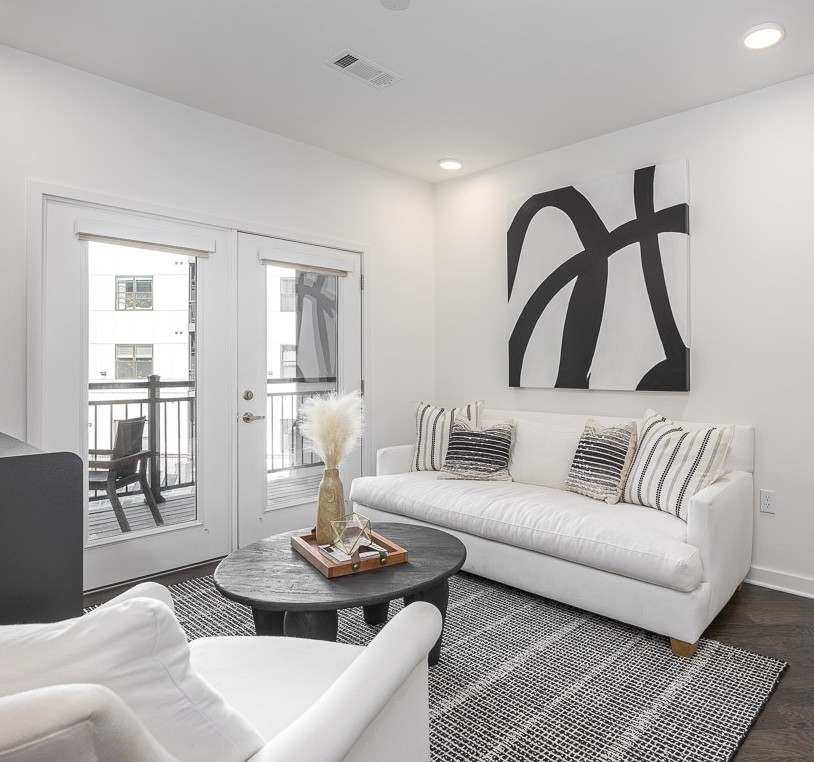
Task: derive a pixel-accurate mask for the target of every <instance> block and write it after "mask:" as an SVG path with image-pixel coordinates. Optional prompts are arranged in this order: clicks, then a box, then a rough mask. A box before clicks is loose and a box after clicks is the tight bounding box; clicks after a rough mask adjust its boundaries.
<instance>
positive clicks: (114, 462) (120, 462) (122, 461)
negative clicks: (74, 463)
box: [88, 450, 152, 471]
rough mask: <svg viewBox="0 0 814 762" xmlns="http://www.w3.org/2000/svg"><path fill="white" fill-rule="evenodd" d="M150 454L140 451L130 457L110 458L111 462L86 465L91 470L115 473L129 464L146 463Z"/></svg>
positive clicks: (97, 461) (105, 461) (102, 461)
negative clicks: (104, 469)
mask: <svg viewBox="0 0 814 762" xmlns="http://www.w3.org/2000/svg"><path fill="white" fill-rule="evenodd" d="M150 455H152V453H151V452H150V451H149V450H142V451H141V452H134V453H132V454H131V455H125V456H124V457H121V458H112V459H111V460H92V461H90V462H89V463H88V465H89V466H92V467H93V468H106V469H108V470H110V471H115V470H116V469H117V468H120V467H121V466H126V465H129V464H130V463H138V462H139V461H146V460H147V458H149V457H150Z"/></svg>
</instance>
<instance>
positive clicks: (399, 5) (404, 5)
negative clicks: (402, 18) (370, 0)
mask: <svg viewBox="0 0 814 762" xmlns="http://www.w3.org/2000/svg"><path fill="white" fill-rule="evenodd" d="M379 2H380V3H381V4H382V5H383V6H384V7H385V8H387V9H388V10H390V11H406V10H407V9H408V8H409V7H410V0H379Z"/></svg>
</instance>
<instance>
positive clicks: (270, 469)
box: [265, 266, 338, 508]
mask: <svg viewBox="0 0 814 762" xmlns="http://www.w3.org/2000/svg"><path fill="white" fill-rule="evenodd" d="M265 270H266V295H267V302H266V303H267V315H266V388H267V391H266V469H267V476H268V507H269V508H283V507H287V506H291V505H301V504H302V503H308V502H312V501H315V500H316V498H317V489H318V487H319V482H320V479H321V478H322V461H321V460H320V459H319V457H318V456H317V454H316V453H315V452H314V451H313V450H312V449H311V447H310V446H309V444H308V442H306V441H305V440H304V439H303V437H302V434H301V433H300V426H299V416H300V408H301V406H302V403H303V402H304V401H305V400H306V399H307V398H308V397H310V396H312V395H315V394H320V393H325V392H329V391H336V390H337V389H338V382H337V354H336V352H337V335H338V325H337V277H336V276H335V275H322V274H320V273H314V272H308V271H304V270H294V269H290V268H283V267H271V266H269V267H266V268H265Z"/></svg>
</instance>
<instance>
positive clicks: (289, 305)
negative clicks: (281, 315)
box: [280, 277, 297, 312]
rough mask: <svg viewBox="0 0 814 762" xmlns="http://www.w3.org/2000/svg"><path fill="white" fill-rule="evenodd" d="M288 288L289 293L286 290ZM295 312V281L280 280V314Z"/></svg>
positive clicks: (285, 278)
mask: <svg viewBox="0 0 814 762" xmlns="http://www.w3.org/2000/svg"><path fill="white" fill-rule="evenodd" d="M289 287H290V289H291V290H290V291H289V290H288V288H289ZM296 311H297V279H296V278H287V277H281V278H280V312H296Z"/></svg>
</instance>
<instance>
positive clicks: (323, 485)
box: [317, 468, 345, 545]
mask: <svg viewBox="0 0 814 762" xmlns="http://www.w3.org/2000/svg"><path fill="white" fill-rule="evenodd" d="M344 516H345V491H344V489H343V487H342V480H341V479H340V478H339V469H338V468H326V469H325V471H324V472H323V473H322V481H321V482H320V484H319V498H318V500H317V544H319V545H329V544H331V543H332V542H333V541H334V530H333V526H332V525H331V522H332V521H339V520H340V519H342V518H344Z"/></svg>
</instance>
